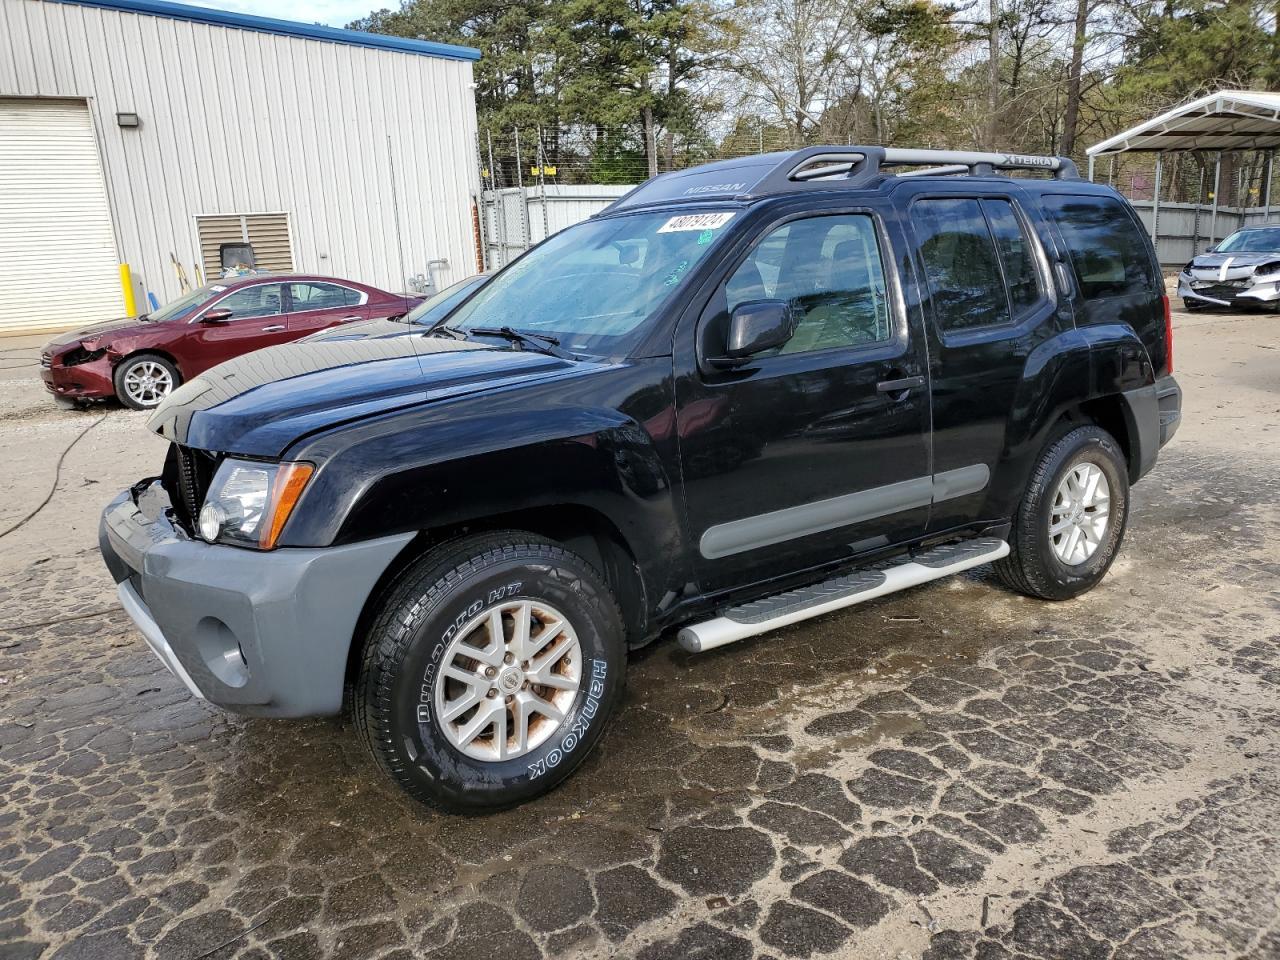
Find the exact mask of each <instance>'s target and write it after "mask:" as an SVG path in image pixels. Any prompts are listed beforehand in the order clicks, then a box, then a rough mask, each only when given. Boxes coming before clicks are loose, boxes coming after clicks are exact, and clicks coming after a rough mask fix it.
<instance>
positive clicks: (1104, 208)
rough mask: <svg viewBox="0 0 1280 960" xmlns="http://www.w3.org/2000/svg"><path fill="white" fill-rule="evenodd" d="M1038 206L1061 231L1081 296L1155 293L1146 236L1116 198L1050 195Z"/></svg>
mask: <svg viewBox="0 0 1280 960" xmlns="http://www.w3.org/2000/svg"><path fill="white" fill-rule="evenodd" d="M1043 203H1044V207H1045V209H1046V210H1047V211H1048V212H1049V215H1050V216H1051V217H1053V219H1054V220H1056V221H1057V223H1058V227H1059V229H1060V230H1061V231H1062V238H1063V240H1065V241H1066V244H1067V249H1068V250H1069V251H1070V253H1071V264H1072V266H1073V267H1074V268H1075V273H1076V280H1077V281H1078V282H1079V284H1080V295H1081V296H1082V297H1084V298H1086V299H1091V298H1098V297H1122V296H1128V295H1131V294H1140V293H1150V292H1151V291H1153V290H1154V289H1155V278H1154V276H1153V275H1152V270H1151V258H1150V255H1149V254H1148V252H1147V242H1146V238H1144V237H1143V236H1142V234H1141V233H1139V231H1138V227H1137V225H1136V224H1135V223H1134V222H1133V219H1132V218H1131V217H1130V216H1129V215H1128V213H1127V211H1126V210H1125V209H1124V207H1123V206H1122V205H1121V204H1120V201H1119V200H1115V199H1112V198H1110V197H1077V196H1064V195H1060V194H1049V195H1048V196H1045V197H1044V198H1043Z"/></svg>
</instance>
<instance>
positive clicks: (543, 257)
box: [448, 211, 734, 356]
mask: <svg viewBox="0 0 1280 960" xmlns="http://www.w3.org/2000/svg"><path fill="white" fill-rule="evenodd" d="M733 216H734V214H733V212H732V211H716V212H709V213H695V214H683V215H678V216H672V215H671V214H670V213H646V214H634V215H632V216H626V217H614V218H611V219H607V220H588V221H586V222H584V223H579V224H577V225H576V226H572V227H569V228H568V229H567V230H565V231H563V232H561V233H558V234H556V235H555V236H553V237H552V238H551V239H550V240H547V241H546V242H545V243H543V244H541V245H540V246H538V247H535V248H534V249H533V250H531V251H529V252H528V253H527V254H525V255H524V256H523V257H521V258H520V259H519V260H517V261H516V262H515V263H513V264H512V265H511V266H510V267H508V268H507V269H506V270H503V271H502V272H501V273H499V274H498V275H497V276H496V277H494V278H493V279H492V280H490V281H489V282H488V283H487V284H485V286H484V287H483V289H481V290H480V291H478V292H477V293H476V295H475V296H473V297H472V298H471V299H470V300H468V301H467V302H466V303H464V304H463V305H462V306H461V307H459V308H458V310H457V312H456V313H454V315H453V316H452V317H450V319H449V323H448V327H449V328H450V329H454V330H470V329H475V328H480V327H486V328H497V327H504V326H506V327H512V328H514V329H516V330H519V331H522V332H524V333H531V334H536V335H539V336H544V337H554V338H555V339H557V340H559V341H560V344H561V346H563V348H564V349H565V350H568V351H569V352H570V353H586V354H593V355H596V356H617V355H619V354H621V353H623V352H624V351H625V350H626V349H628V348H629V347H630V346H631V345H632V344H633V343H634V342H635V341H636V340H638V339H639V337H640V336H641V335H642V334H643V332H644V328H645V326H646V324H647V322H648V321H649V320H650V319H651V318H652V317H653V316H654V315H655V314H656V313H657V312H658V309H659V308H660V307H661V306H662V303H663V301H665V300H666V299H667V297H668V296H670V295H671V293H672V292H674V291H675V289H676V288H677V287H678V286H679V285H680V282H681V281H682V280H683V279H684V278H685V277H686V276H688V275H689V273H690V271H691V270H692V269H693V266H694V264H696V263H697V262H698V261H699V260H701V259H702V258H703V257H704V256H705V255H706V253H707V251H708V250H710V249H711V248H712V246H714V244H715V241H716V239H717V238H718V237H720V236H722V235H723V234H724V232H725V228H726V227H727V226H728V224H729V223H730V221H731V220H732V219H733Z"/></svg>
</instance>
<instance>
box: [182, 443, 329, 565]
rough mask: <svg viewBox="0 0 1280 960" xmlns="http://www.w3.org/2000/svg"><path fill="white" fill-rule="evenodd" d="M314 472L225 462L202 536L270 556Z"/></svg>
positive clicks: (204, 513)
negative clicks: (270, 551)
mask: <svg viewBox="0 0 1280 960" xmlns="http://www.w3.org/2000/svg"><path fill="white" fill-rule="evenodd" d="M314 469H315V468H314V467H312V465H311V464H309V463H265V462H259V461H256V460H233V459H230V458H228V459H226V460H224V461H222V465H221V466H220V467H218V472H217V473H216V474H214V477H213V483H211V484H210V485H209V492H208V493H207V494H205V498H204V506H203V507H201V508H200V518H199V522H198V524H197V526H198V528H199V531H200V536H201V537H203V538H204V539H205V540H207V541H209V542H210V543H234V544H239V545H240V546H246V547H257V548H258V549H260V550H270V549H271V548H272V547H274V546H275V545H276V541H277V540H278V539H279V538H280V531H281V530H283V529H284V525H285V521H286V520H288V519H289V514H290V513H292V512H293V508H294V506H295V505H296V504H297V502H298V498H299V497H300V496H301V495H302V490H303V488H304V487H306V485H307V481H308V480H310V479H311V474H312V472H313V471H314Z"/></svg>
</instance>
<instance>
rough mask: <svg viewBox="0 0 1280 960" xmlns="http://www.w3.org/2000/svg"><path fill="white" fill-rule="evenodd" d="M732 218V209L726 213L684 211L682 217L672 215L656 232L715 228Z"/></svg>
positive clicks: (679, 231)
mask: <svg viewBox="0 0 1280 960" xmlns="http://www.w3.org/2000/svg"><path fill="white" fill-rule="evenodd" d="M732 219H733V211H732V210H731V211H729V212H728V213H686V214H685V215H684V216H682V217H672V218H671V219H670V220H668V221H667V222H666V223H664V224H663V225H662V226H661V227H659V228H658V232H659V233H681V232H682V231H685V230H698V231H702V230H715V229H717V228H719V227H723V226H724V225H725V224H726V223H728V222H729V221H730V220H732Z"/></svg>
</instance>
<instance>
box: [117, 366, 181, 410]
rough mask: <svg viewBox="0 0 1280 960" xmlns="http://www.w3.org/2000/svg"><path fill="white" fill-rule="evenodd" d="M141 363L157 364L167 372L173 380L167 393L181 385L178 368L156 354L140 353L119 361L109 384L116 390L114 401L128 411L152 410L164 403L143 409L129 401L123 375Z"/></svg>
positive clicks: (143, 407)
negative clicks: (117, 401)
mask: <svg viewBox="0 0 1280 960" xmlns="http://www.w3.org/2000/svg"><path fill="white" fill-rule="evenodd" d="M143 362H150V363H158V364H160V365H161V366H162V367H164V368H165V369H166V370H168V371H169V376H171V377H172V378H173V386H172V387H170V388H169V393H173V391H174V390H177V389H178V387H180V386H181V385H182V374H180V373H179V372H178V368H177V367H175V366H174V365H173V364H172V363H170V362H169V361H168V360H166V359H165V358H164V357H161V356H158V355H157V354H154V353H140V354H137V355H136V356H132V357H129V358H127V359H125V360H121V361H120V362H119V363H118V364H116V368H115V370H113V371H112V372H111V383H112V385H113V386H114V387H115V390H116V399H117V400H119V401H120V402H121V403H122V404H124V405H125V406H126V407H128V408H129V409H130V410H154V409H155V408H156V407H158V406H160V403H164V400H161V401H160V403H157V404H155V405H154V406H150V407H145V406H143V405H142V404H140V403H135V402H134V401H133V400H131V399H129V394H128V393H127V392H126V391H125V389H124V377H125V374H126V373H128V372H129V368H130V367H132V366H134V365H135V364H138V363H143ZM169 393H167V394H165V396H166V397H168V396H169Z"/></svg>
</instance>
